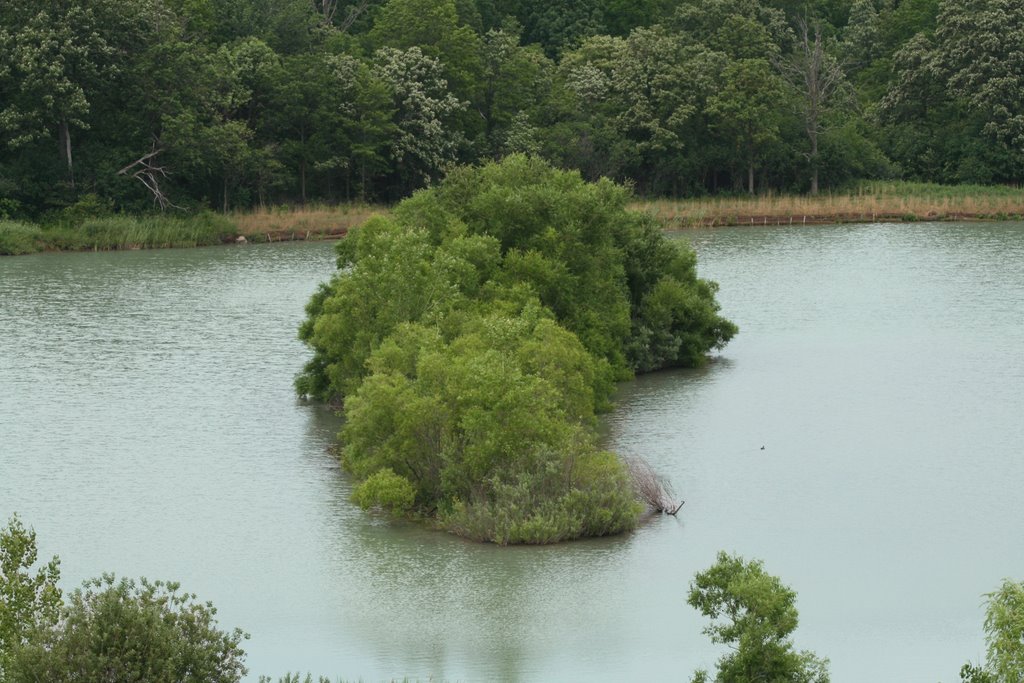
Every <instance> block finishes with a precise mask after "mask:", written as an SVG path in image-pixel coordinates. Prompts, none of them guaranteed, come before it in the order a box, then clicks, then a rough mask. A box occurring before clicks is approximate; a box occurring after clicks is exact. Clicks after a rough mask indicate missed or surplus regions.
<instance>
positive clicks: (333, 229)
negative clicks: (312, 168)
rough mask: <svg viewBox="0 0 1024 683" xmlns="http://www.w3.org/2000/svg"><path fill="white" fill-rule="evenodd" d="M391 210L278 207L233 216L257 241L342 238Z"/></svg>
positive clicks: (369, 206)
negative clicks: (349, 231) (373, 217)
mask: <svg viewBox="0 0 1024 683" xmlns="http://www.w3.org/2000/svg"><path fill="white" fill-rule="evenodd" d="M386 211H387V208H386V207H384V206H380V205H373V204H341V205H337V206H328V205H307V206H297V207H290V206H278V207H272V208H266V209H259V210H256V211H246V212H236V213H233V214H231V215H230V216H229V218H230V220H231V222H232V223H234V224H235V226H236V227H237V228H238V232H239V234H241V235H244V236H245V237H246V238H247V239H250V240H254V241H262V240H271V241H275V242H276V241H280V240H287V239H315V238H326V237H339V236H341V235H344V234H345V233H347V232H348V229H349V228H352V227H355V226H357V225H359V224H361V223H363V222H364V221H366V220H367V219H368V218H371V217H372V216H376V215H379V214H382V213H385V212H386Z"/></svg>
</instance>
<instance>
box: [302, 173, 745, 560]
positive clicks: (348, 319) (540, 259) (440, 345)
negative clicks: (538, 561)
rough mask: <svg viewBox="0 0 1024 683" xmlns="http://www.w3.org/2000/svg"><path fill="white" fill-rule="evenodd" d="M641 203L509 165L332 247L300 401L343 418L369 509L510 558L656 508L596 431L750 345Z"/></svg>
mask: <svg viewBox="0 0 1024 683" xmlns="http://www.w3.org/2000/svg"><path fill="white" fill-rule="evenodd" d="M629 200H630V193H629V191H628V190H627V189H625V188H623V187H622V186H620V185H616V184H615V183H613V182H611V181H608V180H602V181H599V182H597V183H587V182H585V181H584V180H583V179H582V178H581V177H580V174H579V173H577V172H567V171H560V170H556V169H554V168H552V167H551V166H550V165H548V164H547V163H545V162H543V161H541V160H539V159H535V158H529V157H526V156H523V155H512V156H510V157H508V158H506V159H504V160H503V161H501V162H492V163H489V164H486V165H484V166H481V167H475V168H470V167H467V168H463V169H460V170H458V171H455V172H454V173H452V174H451V175H449V176H448V178H447V179H446V180H445V181H444V182H443V183H442V184H441V185H439V186H437V187H435V188H431V189H428V190H422V191H420V192H418V193H416V194H414V195H413V196H412V197H410V198H409V199H406V200H405V201H403V202H402V203H400V204H399V205H398V206H397V207H396V208H395V210H394V211H393V212H392V213H391V215H390V216H388V217H377V218H374V219H371V220H370V221H368V222H367V223H366V224H365V225H363V226H362V227H360V228H358V229H355V230H352V231H351V232H350V233H349V235H348V237H346V238H345V239H343V240H342V241H341V242H339V243H338V248H337V250H338V273H337V274H336V275H335V276H334V278H333V279H332V280H331V281H330V282H329V283H327V284H324V285H323V286H322V287H321V288H320V290H319V291H318V292H317V293H316V294H315V295H314V296H313V299H312V300H311V301H310V303H309V305H308V307H307V312H308V318H307V320H306V322H305V323H304V324H303V325H302V327H301V329H300V333H299V334H300V337H301V338H302V339H303V340H304V341H305V342H306V343H307V344H308V345H309V346H310V347H311V348H312V349H313V358H312V359H311V360H310V362H309V363H308V364H307V366H306V368H305V371H304V372H303V373H302V375H301V376H300V377H299V378H298V380H297V382H296V386H297V389H298V392H299V393H300V394H301V395H303V396H307V397H310V398H313V399H317V400H321V401H328V402H336V403H337V404H339V405H343V406H344V413H345V416H346V423H345V427H344V428H343V430H342V433H341V435H340V439H341V444H340V449H339V450H340V453H341V459H342V463H343V465H344V466H345V468H346V469H347V470H348V471H349V472H351V473H352V474H353V475H354V476H355V477H356V479H357V480H358V481H359V482H360V483H359V485H358V487H357V488H356V491H355V499H356V501H357V502H358V503H359V504H360V505H361V506H363V507H364V508H370V507H379V508H382V509H384V510H386V511H388V512H390V513H391V514H395V515H402V516H408V517H414V518H421V519H424V520H429V521H431V522H432V523H435V524H437V525H438V526H440V527H441V528H443V529H445V530H447V531H450V532H452V533H455V534H459V535H461V536H465V537H468V538H472V539H477V540H481V541H491V542H494V543H499V544H509V543H555V542H558V541H564V540H569V539H575V538H581V537H587V536H603V535H608V534H616V533H621V532H623V531H627V530H629V529H631V528H633V527H634V526H635V524H636V522H637V519H638V516H639V514H640V512H641V510H642V506H641V505H640V503H639V502H638V501H637V498H636V496H635V495H634V491H633V486H632V483H631V479H630V475H629V472H628V469H627V467H626V465H625V463H624V462H623V461H622V460H621V459H620V458H619V457H617V456H616V455H614V454H612V453H608V452H605V451H602V450H601V449H600V448H599V447H598V445H597V442H596V439H595V435H594V428H595V426H596V424H597V420H596V414H597V413H598V412H601V411H604V410H607V409H609V408H610V397H611V393H612V390H613V388H614V386H615V382H616V381H621V380H625V379H629V378H630V377H632V376H633V375H634V374H635V373H640V372H650V371H653V370H658V369H662V368H671V367H692V366H697V365H700V364H702V363H703V362H705V358H706V354H707V353H708V352H709V351H711V350H713V349H719V348H721V347H722V346H724V345H725V344H726V343H727V342H728V341H729V340H730V339H731V338H732V337H733V335H735V334H736V331H737V328H736V326H735V325H734V324H733V323H731V322H729V321H728V320H726V319H725V318H723V317H722V316H721V315H719V306H718V304H717V303H716V301H715V291H716V285H715V284H714V283H713V282H708V281H706V280H702V279H700V278H698V277H697V269H696V255H695V254H694V252H693V250H692V249H690V248H689V247H688V246H685V245H683V244H680V243H679V242H675V241H670V240H668V239H666V238H665V237H664V236H663V235H662V233H661V231H660V228H659V225H658V223H657V222H656V221H655V220H654V219H653V218H652V217H651V216H649V215H648V214H643V213H636V212H632V211H629V210H628V209H627V205H628V203H629Z"/></svg>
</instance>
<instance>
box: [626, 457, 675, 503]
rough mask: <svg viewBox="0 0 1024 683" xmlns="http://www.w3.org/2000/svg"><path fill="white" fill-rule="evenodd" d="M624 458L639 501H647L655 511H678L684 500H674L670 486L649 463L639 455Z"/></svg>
mask: <svg viewBox="0 0 1024 683" xmlns="http://www.w3.org/2000/svg"><path fill="white" fill-rule="evenodd" d="M624 460H625V463H626V469H628V470H629V476H630V478H631V479H632V480H633V491H634V492H635V493H636V497H637V498H638V499H639V500H640V501H642V502H644V503H647V504H648V505H649V506H650V507H651V508H652V509H653V510H654V511H655V512H664V513H665V514H669V515H675V514H676V513H677V512H679V508H681V507H683V502H684V501H680V502H679V503H676V502H675V499H674V497H673V494H672V491H671V488H670V487H669V486H668V484H666V483H665V481H664V480H663V479H662V477H660V476H659V475H658V474H657V473H656V472H655V471H654V469H653V468H652V467H651V465H650V463H648V462H647V461H646V460H645V459H643V458H641V457H629V458H624Z"/></svg>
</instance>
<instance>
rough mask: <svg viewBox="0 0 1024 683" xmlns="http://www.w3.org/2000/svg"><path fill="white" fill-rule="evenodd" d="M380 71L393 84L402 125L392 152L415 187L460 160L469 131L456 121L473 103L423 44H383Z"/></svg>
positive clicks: (403, 179) (404, 182) (409, 186)
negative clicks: (452, 85)
mask: <svg viewBox="0 0 1024 683" xmlns="http://www.w3.org/2000/svg"><path fill="white" fill-rule="evenodd" d="M374 74H375V75H376V77H377V78H379V79H381V80H382V81H384V82H385V83H387V84H388V85H389V86H390V88H391V93H392V98H393V106H394V111H395V119H394V123H395V127H396V129H397V134H396V135H395V137H394V139H393V141H392V144H391V156H392V159H393V161H394V162H395V164H396V165H397V171H398V174H399V178H400V183H401V188H402V190H403V192H409V191H411V190H413V189H415V188H417V187H420V186H422V185H424V184H428V183H430V182H431V181H432V180H434V179H437V178H438V177H440V175H441V173H442V171H443V170H444V169H445V168H446V167H447V166H448V165H450V164H452V163H454V161H455V159H456V157H457V154H458V151H459V147H460V146H461V145H462V143H463V141H464V140H465V137H464V136H463V134H462V132H461V131H460V130H459V129H458V128H457V127H455V126H453V125H452V122H453V120H454V119H455V118H456V117H457V115H458V114H459V113H461V112H462V111H464V110H465V108H466V105H467V103H466V102H464V101H462V100H459V99H458V98H457V97H456V96H455V95H454V94H453V93H452V92H451V91H450V90H449V89H448V84H447V82H446V81H445V79H444V78H443V76H442V67H441V64H440V62H438V61H437V60H436V59H433V58H431V57H428V56H427V55H425V54H423V52H422V51H421V50H420V49H419V48H417V47H413V48H409V49H408V50H398V49H395V48H382V49H380V50H378V51H377V52H376V53H375V65H374Z"/></svg>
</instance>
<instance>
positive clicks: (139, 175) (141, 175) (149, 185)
mask: <svg viewBox="0 0 1024 683" xmlns="http://www.w3.org/2000/svg"><path fill="white" fill-rule="evenodd" d="M163 151H164V150H163V149H162V148H159V147H157V146H156V144H155V143H154V144H153V150H152V151H151V152H149V153H148V154H143V155H142V156H141V157H139V158H138V159H136V160H135V161H133V162H132V163H130V164H128V165H127V166H125V167H124V168H122V169H121V170H120V171H118V172H117V175H130V177H132V178H135V179H136V180H138V181H139V182H140V183H142V184H143V185H144V186H145V187H146V189H147V190H149V193H150V194H152V195H153V203H154V204H157V205H158V206H159V207H160V210H161V211H166V210H167V209H168V208H174V209H180V208H181V207H180V206H177V205H175V204H172V203H171V200H170V199H168V198H167V195H165V194H164V193H163V190H161V189H160V179H161V178H165V179H166V178H168V177H170V173H168V172H167V168H166V167H164V166H160V165H158V164H157V163H156V158H157V157H158V156H159V155H160V153H161V152H163ZM133 169H134V170H133Z"/></svg>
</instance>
